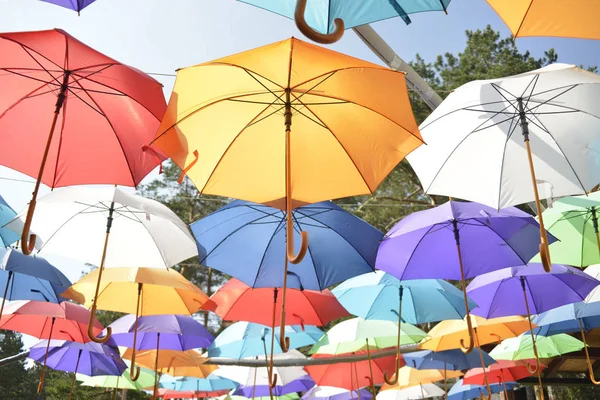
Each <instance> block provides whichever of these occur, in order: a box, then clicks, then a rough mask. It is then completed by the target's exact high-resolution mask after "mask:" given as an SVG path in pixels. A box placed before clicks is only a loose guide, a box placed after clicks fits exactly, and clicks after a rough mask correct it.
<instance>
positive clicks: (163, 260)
mask: <svg viewBox="0 0 600 400" xmlns="http://www.w3.org/2000/svg"><path fill="white" fill-rule="evenodd" d="M126 208H127V210H128V211H129V207H127V206H126ZM130 214H131V215H132V216H133V217H134V218H135V219H137V221H138V222H139V223H140V225H142V226H143V227H144V229H145V230H146V232H147V233H148V236H150V238H151V239H152V242H153V243H154V246H156V250H157V251H158V254H159V255H160V258H161V260H162V262H163V264H164V265H165V267H166V269H167V270H168V269H169V266H168V265H167V261H166V260H165V258H164V256H163V254H162V251H161V250H160V246H159V245H158V243H156V239H155V238H154V235H152V233H150V231H149V230H148V228H146V225H144V223H143V222H142V220H141V219H140V218H139V217H138V216H137V214H134V213H131V212H130ZM142 306H143V303H142ZM140 312H141V310H140Z"/></svg>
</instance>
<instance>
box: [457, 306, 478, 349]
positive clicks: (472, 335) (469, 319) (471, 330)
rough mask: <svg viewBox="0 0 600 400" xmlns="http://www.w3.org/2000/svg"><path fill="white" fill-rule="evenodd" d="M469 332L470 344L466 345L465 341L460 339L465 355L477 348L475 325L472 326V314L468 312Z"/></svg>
mask: <svg viewBox="0 0 600 400" xmlns="http://www.w3.org/2000/svg"><path fill="white" fill-rule="evenodd" d="M467 330H468V331H469V344H468V345H465V340H464V339H460V347H461V350H462V352H463V353H465V354H467V353H470V352H472V351H473V348H474V347H475V336H474V334H473V325H472V324H471V314H470V313H469V312H468V311H467Z"/></svg>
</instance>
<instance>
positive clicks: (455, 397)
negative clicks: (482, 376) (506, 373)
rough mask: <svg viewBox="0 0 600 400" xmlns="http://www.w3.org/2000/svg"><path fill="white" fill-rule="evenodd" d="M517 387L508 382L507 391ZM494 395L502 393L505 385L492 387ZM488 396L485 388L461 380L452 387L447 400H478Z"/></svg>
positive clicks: (514, 383) (513, 383)
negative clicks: (466, 383)
mask: <svg viewBox="0 0 600 400" xmlns="http://www.w3.org/2000/svg"><path fill="white" fill-rule="evenodd" d="M516 386H517V383H516V382H506V390H513V389H514V388H515V387H516ZM490 390H491V392H492V393H500V392H502V391H503V390H505V389H504V385H498V384H495V385H490ZM482 395H483V396H486V395H487V390H486V387H485V386H479V385H465V384H464V383H463V380H462V379H460V380H459V381H458V382H456V383H455V384H454V386H452V388H451V389H450V391H449V392H448V396H447V398H446V400H467V399H478V398H480V397H481V396H482Z"/></svg>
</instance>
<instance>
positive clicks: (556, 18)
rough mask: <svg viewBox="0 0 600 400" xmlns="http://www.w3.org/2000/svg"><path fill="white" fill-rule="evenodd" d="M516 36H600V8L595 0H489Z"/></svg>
mask: <svg viewBox="0 0 600 400" xmlns="http://www.w3.org/2000/svg"><path fill="white" fill-rule="evenodd" d="M487 2H488V4H489V5H490V6H492V8H493V9H494V10H495V11H496V12H497V13H498V15H499V16H500V18H502V20H503V21H504V23H505V24H506V25H507V26H508V29H510V31H511V32H512V34H513V36H514V37H515V38H519V37H530V36H553V37H568V38H580V39H600V29H599V28H598V25H597V24H596V21H597V17H598V15H599V14H600V7H598V4H597V3H596V2H593V1H585V0H572V1H569V2H568V3H562V2H554V1H550V2H543V1H532V0H517V1H514V2H511V3H510V4H508V3H506V2H504V1H502V0H487Z"/></svg>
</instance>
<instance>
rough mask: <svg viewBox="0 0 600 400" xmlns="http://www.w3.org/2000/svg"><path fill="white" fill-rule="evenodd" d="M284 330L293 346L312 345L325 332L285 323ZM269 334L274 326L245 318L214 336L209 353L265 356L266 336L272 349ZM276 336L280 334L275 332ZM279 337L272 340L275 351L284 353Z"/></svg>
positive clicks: (238, 356)
mask: <svg viewBox="0 0 600 400" xmlns="http://www.w3.org/2000/svg"><path fill="white" fill-rule="evenodd" d="M275 330H277V329H275ZM285 332H286V337H289V338H290V349H297V348H298V347H304V346H309V345H312V344H314V343H316V342H317V340H319V339H320V338H321V337H322V336H323V335H324V334H325V333H324V332H323V331H322V330H320V329H318V328H317V327H315V326H312V325H305V326H304V327H301V326H299V325H294V326H286V327H285ZM270 333H271V328H270V327H268V326H266V325H261V324H255V323H252V322H244V321H241V322H236V323H234V324H232V325H230V326H228V327H227V328H225V329H224V330H223V331H222V332H221V333H220V334H219V336H217V337H216V338H215V340H214V342H212V343H211V345H210V347H208V356H209V357H226V358H237V359H242V358H247V357H253V356H258V355H262V354H263V338H265V340H266V347H267V348H270V346H271V342H270V340H269V337H270V336H271V335H270ZM275 335H276V336H277V335H278V334H277V333H275ZM276 339H277V340H275V341H274V342H273V344H274V353H275V354H278V353H282V350H281V347H280V346H279V342H278V340H279V336H277V337H276ZM197 347H200V346H197ZM204 347H206V346H204Z"/></svg>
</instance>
